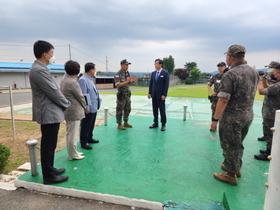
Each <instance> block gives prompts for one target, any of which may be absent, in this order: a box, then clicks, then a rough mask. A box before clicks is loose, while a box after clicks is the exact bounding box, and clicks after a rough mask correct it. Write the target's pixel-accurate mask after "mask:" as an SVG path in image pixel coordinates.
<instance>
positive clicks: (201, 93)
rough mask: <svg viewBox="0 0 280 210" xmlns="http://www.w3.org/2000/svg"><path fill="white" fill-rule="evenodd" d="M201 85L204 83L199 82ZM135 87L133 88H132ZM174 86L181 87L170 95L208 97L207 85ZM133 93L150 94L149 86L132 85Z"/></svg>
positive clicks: (171, 91) (257, 95)
mask: <svg viewBox="0 0 280 210" xmlns="http://www.w3.org/2000/svg"><path fill="white" fill-rule="evenodd" d="M199 85H200V86H201V85H203V84H199ZM189 86H198V85H188V87H189ZM132 87H133V88H132ZM172 87H180V88H179V89H169V90H168V96H170V97H186V98H207V97H208V90H207V88H206V84H205V87H195V88H181V87H186V85H179V86H178V85H176V86H172ZM130 89H131V92H132V95H138V96H146V95H148V87H140V86H131V88H130ZM135 89H146V90H141V91H134V90H135ZM102 94H116V93H115V92H104V93H102ZM255 100H263V96H261V95H259V94H258V92H257V93H256V97H255Z"/></svg>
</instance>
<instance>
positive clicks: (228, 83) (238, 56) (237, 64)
mask: <svg viewBox="0 0 280 210" xmlns="http://www.w3.org/2000/svg"><path fill="white" fill-rule="evenodd" d="M245 52H246V50H245V48H244V47H243V46H241V45H232V46H230V47H229V49H228V51H227V52H226V54H227V56H226V62H227V64H228V66H230V67H231V68H230V70H229V71H227V72H226V73H225V74H224V75H223V77H222V79H221V85H220V92H219V94H218V97H219V100H218V103H217V106H216V110H215V114H214V117H213V119H212V124H211V129H212V130H213V131H216V127H217V123H218V120H220V124H219V136H220V143H221V147H222V149H223V156H224V157H225V159H224V163H223V164H222V169H224V170H226V171H227V172H226V173H214V177H215V178H216V179H218V180H219V181H222V182H226V183H228V184H231V185H237V184H238V181H237V178H236V176H238V177H240V176H241V172H240V167H241V165H242V156H243V150H244V147H243V140H244V138H245V137H246V135H247V133H248V131H249V127H250V125H251V123H252V120H253V104H254V98H255V93H256V89H257V85H258V81H259V75H258V73H257V72H256V71H255V70H254V69H253V68H252V67H250V66H248V65H247V64H245V63H244V56H245Z"/></svg>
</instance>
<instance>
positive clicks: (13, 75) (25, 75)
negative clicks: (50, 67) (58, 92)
mask: <svg viewBox="0 0 280 210" xmlns="http://www.w3.org/2000/svg"><path fill="white" fill-rule="evenodd" d="M51 74H52V75H53V79H54V81H55V82H56V84H57V85H58V87H59V84H60V81H61V80H62V77H63V75H64V73H63V72H61V73H51ZM15 84H16V87H17V88H30V82H29V72H1V71H0V86H12V87H13V88H14V85H15Z"/></svg>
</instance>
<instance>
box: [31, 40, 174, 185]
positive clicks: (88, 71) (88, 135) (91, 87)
mask: <svg viewBox="0 0 280 210" xmlns="http://www.w3.org/2000/svg"><path fill="white" fill-rule="evenodd" d="M33 52H34V55H35V57H36V60H35V61H34V63H33V65H32V67H31V69H30V73H29V78H30V84H31V89H32V104H33V106H32V115H33V117H32V118H33V121H36V122H37V123H39V124H40V125H41V134H42V137H41V167H42V174H43V183H44V184H55V183H61V182H65V181H67V180H68V178H69V177H68V176H62V174H63V173H64V172H65V170H66V169H65V168H60V169H57V168H54V153H55V148H56V145H57V139H58V131H59V127H60V123H61V122H63V121H64V120H65V121H66V142H67V151H68V158H69V160H80V159H83V158H85V156H84V155H83V153H82V152H78V151H77V137H78V134H79V133H80V143H81V147H82V148H83V149H87V150H91V149H92V146H91V145H90V144H92V143H98V142H99V140H97V139H95V138H93V130H94V125H95V121H96V115H97V110H98V109H99V108H100V105H101V99H100V97H99V92H98V89H97V87H96V85H95V83H94V80H93V79H94V76H95V73H96V68H95V64H94V63H91V62H89V63H86V64H85V73H84V74H82V76H78V75H79V73H80V65H79V63H78V62H76V61H72V60H69V61H67V62H66V63H65V65H64V69H65V75H64V77H63V78H62V80H61V83H60V89H59V88H58V86H57V84H56V83H55V81H54V80H53V78H52V75H51V74H50V69H49V68H48V67H47V66H48V65H49V64H54V62H55V57H54V47H53V45H52V44H51V43H49V42H46V41H42V40H39V41H37V42H35V44H34V46H33ZM120 64H121V70H120V71H119V72H117V74H116V75H115V78H114V79H115V85H116V87H117V88H118V93H117V107H116V120H117V123H118V127H117V128H118V129H121V130H125V129H126V127H130V128H131V127H132V125H130V124H129V123H128V116H129V113H130V110H131V100H130V96H131V92H130V89H129V86H128V84H131V83H134V82H135V81H136V80H137V78H136V77H132V76H130V75H129V72H128V65H130V64H131V63H129V62H128V61H127V60H126V59H124V60H122V61H121V63H120ZM162 65H163V62H162V60H160V59H157V60H156V62H155V66H156V69H157V70H156V71H157V72H158V73H157V74H155V72H156V71H155V72H153V74H152V76H153V77H154V78H152V79H151V85H150V89H149V95H148V97H149V98H151V97H152V98H153V113H154V124H153V126H150V128H155V127H158V113H157V112H158V109H159V110H160V114H161V118H162V120H161V123H162V128H161V130H162V131H164V130H165V123H166V114H165V98H166V96H167V90H168V86H169V75H168V73H167V71H165V70H163V69H162ZM80 75H81V74H80ZM122 118H123V120H124V124H122Z"/></svg>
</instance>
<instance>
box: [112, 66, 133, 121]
mask: <svg viewBox="0 0 280 210" xmlns="http://www.w3.org/2000/svg"><path fill="white" fill-rule="evenodd" d="M127 77H129V73H128V72H127V71H122V70H119V71H118V72H117V73H116V74H115V76H114V80H115V86H117V85H118V84H119V83H122V82H125V81H126V80H127ZM130 96H131V91H130V89H129V86H128V84H126V85H124V86H122V87H118V92H117V109H116V120H117V123H118V124H121V123H122V116H123V120H124V122H127V121H128V116H129V113H130V111H131V100H130Z"/></svg>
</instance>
